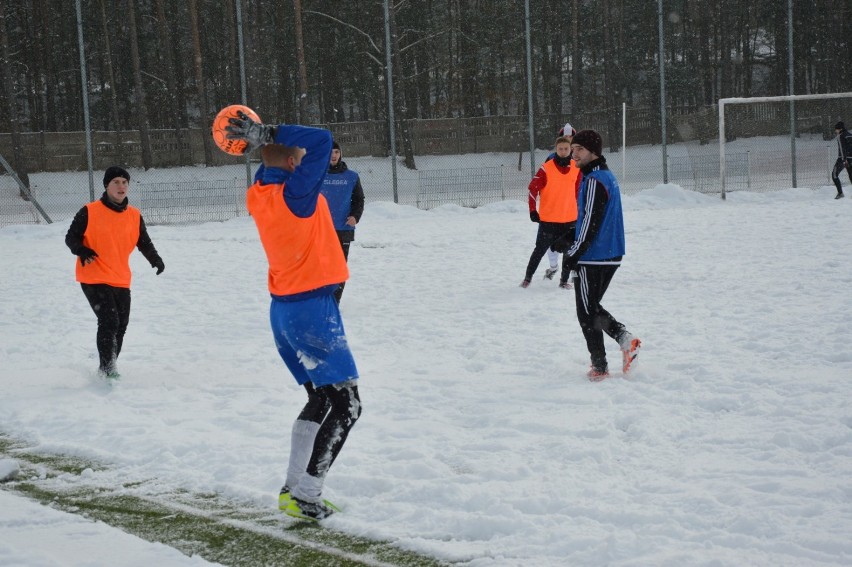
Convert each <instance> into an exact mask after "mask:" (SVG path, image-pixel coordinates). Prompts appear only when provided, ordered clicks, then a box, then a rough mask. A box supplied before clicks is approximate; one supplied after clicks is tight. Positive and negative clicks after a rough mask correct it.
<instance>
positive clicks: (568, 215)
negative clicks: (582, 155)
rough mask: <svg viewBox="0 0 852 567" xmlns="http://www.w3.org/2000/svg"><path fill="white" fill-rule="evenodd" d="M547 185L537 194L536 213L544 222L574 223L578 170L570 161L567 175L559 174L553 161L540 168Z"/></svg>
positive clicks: (575, 218)
mask: <svg viewBox="0 0 852 567" xmlns="http://www.w3.org/2000/svg"><path fill="white" fill-rule="evenodd" d="M542 167H543V168H544V172H545V174H546V175H547V185H545V186H544V187H543V188H542V190H541V193H539V202H538V213H539V216H540V217H541V220H542V221H544V222H574V221H576V220H577V180H578V179H579V176H580V168H578V167H577V164H575V163H574V160H571V168H570V169H569V170H568V173H567V174H566V173H560V171H559V169H558V168H557V166H556V164H555V163H554V162H553V160H552V159H551V160H547V161H546V162H545V164H544V165H543V166H542Z"/></svg>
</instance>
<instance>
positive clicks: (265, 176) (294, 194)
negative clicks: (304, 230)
mask: <svg viewBox="0 0 852 567" xmlns="http://www.w3.org/2000/svg"><path fill="white" fill-rule="evenodd" d="M274 143H276V144H281V145H282V146H289V147H299V148H304V149H305V150H306V153H305V155H304V157H302V162H301V163H300V164H299V165H298V166H296V169H295V170H294V171H293V172H289V171H287V170H286V169H281V168H280V167H266V166H264V165H263V164H261V166H260V167H259V168H258V170H257V173H255V175H254V180H255V181H260V182H261V183H264V184H270V183H283V184H284V201H285V202H286V203H287V207H288V208H289V209H290V211H291V212H292V213H293V214H294V215H296V216H297V217H301V218H307V217H309V216H311V215H312V214H314V210H316V206H317V197H319V194H320V189H321V188H322V182H323V179H324V178H325V175H326V172H327V171H328V162H329V160H330V159H331V143H332V138H331V132H329V131H328V130H324V129H322V128H312V127H310V126H298V125H295V124H281V125H279V126H278V130H277V131H276V133H275V141H274Z"/></svg>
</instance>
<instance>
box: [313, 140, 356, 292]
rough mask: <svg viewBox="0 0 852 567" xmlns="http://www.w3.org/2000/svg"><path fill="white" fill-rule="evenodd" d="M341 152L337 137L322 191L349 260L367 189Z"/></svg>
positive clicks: (343, 284) (344, 255)
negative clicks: (365, 189) (350, 248)
mask: <svg viewBox="0 0 852 567" xmlns="http://www.w3.org/2000/svg"><path fill="white" fill-rule="evenodd" d="M342 155H343V154H342V152H341V151H340V144H338V143H337V142H336V141H335V142H334V143H333V144H332V146H331V159H330V160H329V165H328V173H327V174H326V176H325V180H324V181H323V183H322V188H321V189H320V191H321V192H322V194H323V195H324V196H325V198H326V200H327V201H328V208H329V210H330V211H331V219H332V220H333V221H334V229H335V230H336V231H337V238H338V240H340V247H341V248H343V257H344V258H346V260H347V261H348V260H349V245H350V244H351V243H352V241H353V240H355V226H356V225H357V224H358V221H360V220H361V215H362V214H363V213H364V189H363V188H362V187H361V179H360V178H359V177H358V174H357V173H356V172H354V171H353V170H351V169H349V168H348V167H347V166H346V162H345V161H343V160H342V159H341V157H342ZM345 286H346V282H341V284H340V287H338V288H337V291H335V292H334V298H335V299H336V300H337V303H340V299H341V298H342V297H343V288H344V287H345Z"/></svg>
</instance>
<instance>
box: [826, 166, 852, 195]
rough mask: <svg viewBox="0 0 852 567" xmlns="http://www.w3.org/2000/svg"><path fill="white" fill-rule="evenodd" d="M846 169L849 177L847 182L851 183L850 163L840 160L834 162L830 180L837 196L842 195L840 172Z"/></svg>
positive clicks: (851, 170) (851, 168)
mask: <svg viewBox="0 0 852 567" xmlns="http://www.w3.org/2000/svg"><path fill="white" fill-rule="evenodd" d="M844 169H846V173H847V174H848V175H849V181H850V182H852V161H849V162H844V161H843V159H842V158H837V161H836V162H834V169H832V170H831V180H832V181H834V186H835V187H837V194H838V195H842V194H843V186H842V185H841V184H840V172H841V171H843V170H844Z"/></svg>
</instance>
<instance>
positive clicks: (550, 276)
mask: <svg viewBox="0 0 852 567" xmlns="http://www.w3.org/2000/svg"><path fill="white" fill-rule="evenodd" d="M558 271H559V269H558V268H547V269H546V270H545V271H544V277H545V279H548V280H552V279H553V276H555V275H556V272H558Z"/></svg>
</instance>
